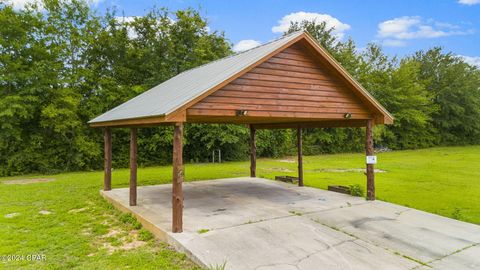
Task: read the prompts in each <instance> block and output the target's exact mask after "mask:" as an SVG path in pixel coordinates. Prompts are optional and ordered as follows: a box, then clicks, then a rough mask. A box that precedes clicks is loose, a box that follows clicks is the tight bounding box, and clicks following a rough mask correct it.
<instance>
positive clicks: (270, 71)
mask: <svg viewBox="0 0 480 270" xmlns="http://www.w3.org/2000/svg"><path fill="white" fill-rule="evenodd" d="M237 110H246V111H247V116H248V118H251V117H258V118H259V119H260V118H265V117H269V118H270V117H274V118H278V119H286V120H288V119H291V118H302V119H319V120H325V119H343V117H344V114H345V113H351V114H352V119H368V118H370V117H371V115H370V113H369V112H368V110H367V109H366V108H365V106H364V105H363V104H362V103H361V102H360V101H359V100H358V99H357V98H356V97H355V96H354V95H353V94H352V93H351V92H350V91H349V90H348V89H347V88H346V87H345V85H344V84H343V83H341V82H340V81H338V80H337V79H336V78H334V77H333V76H332V75H331V74H329V73H328V72H327V71H325V69H323V68H322V67H321V66H320V65H319V64H318V63H316V62H315V61H314V60H313V59H312V58H311V57H309V56H308V55H307V53H306V52H304V51H303V49H302V48H301V47H300V46H299V45H294V46H292V47H290V48H287V49H285V50H284V51H282V52H280V53H278V54H277V55H275V56H274V57H272V58H270V59H269V60H267V61H266V62H264V63H262V64H260V65H259V66H257V67H256V68H254V69H252V70H251V71H249V72H247V73H246V74H244V75H243V76H241V77H240V78H238V79H236V80H234V81H233V82H231V83H230V84H228V85H226V86H224V87H223V88H222V89H220V90H217V91H216V92H214V93H213V94H211V95H210V96H208V97H206V98H204V99H203V100H201V101H200V102H198V103H197V104H195V105H193V106H192V107H191V108H189V109H188V110H187V118H189V119H190V120H194V121H197V122H201V119H202V116H215V117H227V118H228V117H237V116H236V111H237ZM238 118H242V117H238Z"/></svg>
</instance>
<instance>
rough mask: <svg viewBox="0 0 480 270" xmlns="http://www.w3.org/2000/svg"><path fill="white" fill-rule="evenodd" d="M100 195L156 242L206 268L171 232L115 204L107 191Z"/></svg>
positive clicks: (102, 191)
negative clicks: (136, 221) (133, 220)
mask: <svg viewBox="0 0 480 270" xmlns="http://www.w3.org/2000/svg"><path fill="white" fill-rule="evenodd" d="M100 195H101V196H102V197H103V198H104V199H105V200H106V201H107V202H108V203H110V204H111V205H113V206H114V207H115V208H116V209H118V210H120V211H121V212H123V213H129V214H131V215H133V216H134V217H135V218H136V219H137V220H138V221H139V222H140V223H141V224H142V226H143V228H145V229H146V230H147V231H149V232H151V233H152V234H153V235H154V236H155V238H157V239H158V240H160V241H162V242H165V243H167V244H169V245H171V246H173V247H174V248H175V250H176V251H178V252H181V253H184V254H185V255H187V257H188V258H189V259H190V260H192V261H193V262H194V263H196V264H197V265H199V266H200V267H202V268H208V266H207V265H206V264H205V263H204V262H202V261H201V260H200V259H199V258H197V256H195V255H194V254H193V253H192V252H191V251H190V250H188V249H187V248H185V247H184V246H183V245H182V244H181V243H179V242H178V241H177V240H175V238H173V237H172V236H171V235H170V234H171V233H172V232H168V231H166V230H163V229H161V228H159V227H157V226H155V225H154V223H153V222H152V221H150V220H149V219H147V218H145V217H143V216H142V215H141V214H138V213H135V212H134V211H132V210H131V209H130V208H129V207H125V206H123V205H122V204H121V203H119V202H117V201H116V200H115V199H114V198H113V197H112V196H110V195H109V194H108V191H104V190H100Z"/></svg>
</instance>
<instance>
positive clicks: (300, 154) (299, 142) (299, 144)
mask: <svg viewBox="0 0 480 270" xmlns="http://www.w3.org/2000/svg"><path fill="white" fill-rule="evenodd" d="M297 149H298V151H297V154H298V186H299V187H303V144H302V128H301V127H298V128H297Z"/></svg>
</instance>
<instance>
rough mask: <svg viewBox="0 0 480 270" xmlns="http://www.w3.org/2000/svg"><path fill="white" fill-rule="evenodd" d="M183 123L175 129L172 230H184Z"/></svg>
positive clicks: (175, 231)
mask: <svg viewBox="0 0 480 270" xmlns="http://www.w3.org/2000/svg"><path fill="white" fill-rule="evenodd" d="M182 185H183V123H176V124H175V127H174V131H173V181H172V232H174V233H180V232H182V231H183V188H182Z"/></svg>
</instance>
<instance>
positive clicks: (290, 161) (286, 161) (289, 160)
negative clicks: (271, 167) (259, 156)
mask: <svg viewBox="0 0 480 270" xmlns="http://www.w3.org/2000/svg"><path fill="white" fill-rule="evenodd" d="M279 162H284V163H295V162H296V161H295V160H294V159H280V160H279Z"/></svg>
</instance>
